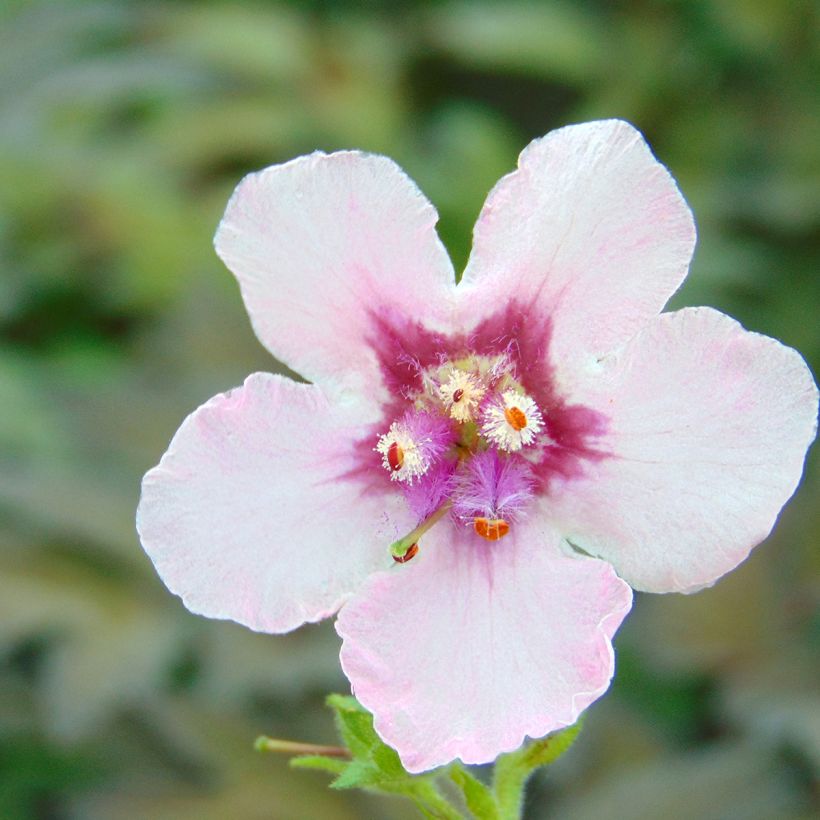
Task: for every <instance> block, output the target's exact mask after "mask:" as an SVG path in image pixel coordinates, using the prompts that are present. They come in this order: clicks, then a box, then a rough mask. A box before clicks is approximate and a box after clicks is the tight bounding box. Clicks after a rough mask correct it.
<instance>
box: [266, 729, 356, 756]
mask: <svg viewBox="0 0 820 820" xmlns="http://www.w3.org/2000/svg"><path fill="white" fill-rule="evenodd" d="M253 747H254V749H256V751H257V752H281V753H282V754H286V755H323V756H324V757H342V758H345V759H347V760H350V752H348V750H347V749H344V748H342V747H341V746H318V745H316V744H315V743H299V742H298V741H295V740H279V739H278V738H275V737H268V736H267V735H260V736H259V737H258V738H256V741H255V742H254V744H253Z"/></svg>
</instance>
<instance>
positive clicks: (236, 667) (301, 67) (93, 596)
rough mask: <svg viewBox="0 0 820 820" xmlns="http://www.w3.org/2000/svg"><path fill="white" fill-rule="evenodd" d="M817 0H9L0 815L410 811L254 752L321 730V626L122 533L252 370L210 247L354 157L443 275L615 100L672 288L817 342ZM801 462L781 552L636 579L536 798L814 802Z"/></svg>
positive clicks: (817, 346)
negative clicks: (645, 180) (668, 251)
mask: <svg viewBox="0 0 820 820" xmlns="http://www.w3.org/2000/svg"><path fill="white" fill-rule="evenodd" d="M817 8H818V7H817V5H816V4H815V3H814V2H812V0H806V2H801V0H792V1H791V2H772V0H747V1H746V2H731V1H730V0H726V2H721V0H717V1H716V2H705V0H685V1H684V0H681V1H680V2H671V1H670V2H648V0H634V1H633V2H605V0H579V1H578V2H569V0H567V2H561V3H552V2H544V3H535V2H500V3H490V2H439V3H435V2H432V3H422V2H392V3H367V2H352V1H349V2H330V0H327V2H319V1H318V0H316V1H315V2H300V3H297V2H292V3H273V2H267V3H265V2H256V3H241V4H240V3H228V2H199V3H191V2H164V3H144V2H125V0H100V1H99V2H81V1H80V0H66V1H65V2H13V1H12V2H10V0H6V2H5V3H4V4H3V6H2V9H3V10H2V11H0V271H1V273H0V817H2V818H4V820H6V819H12V820H16V819H17V818H91V819H92V820H94V819H96V818H105V819H106V820H108V819H109V818H123V819H125V818H128V819H129V820H130V818H143V817H144V818H159V819H160V820H164V819H165V818H168V820H171V819H173V820H177V818H179V819H180V820H188V818H190V820H193V819H194V818H197V820H198V819H199V818H227V817H231V818H240V820H242V819H243V818H315V817H318V818H325V817H327V818H354V817H366V818H371V817H374V818H379V817H384V818H400V817H411V816H414V813H413V810H412V808H409V807H407V806H405V805H403V804H401V803H398V802H397V803H392V802H389V801H384V800H380V799H375V798H372V799H371V798H369V797H367V796H365V795H358V794H346V793H345V794H342V793H331V792H329V791H328V790H326V789H325V783H326V778H325V777H324V776H323V775H321V774H319V773H310V772H304V773H300V772H294V773H291V772H289V770H288V769H287V765H286V761H284V760H280V759H272V758H266V757H260V756H259V755H257V754H256V753H254V752H253V750H252V741H253V738H254V737H255V735H256V734H257V733H259V732H267V733H269V734H273V735H280V736H286V737H294V738H299V739H303V740H310V741H315V742H321V741H329V740H332V739H333V730H332V726H331V720H330V716H329V714H326V713H325V710H324V709H323V707H322V698H323V695H324V694H325V693H326V692H328V691H331V690H337V691H346V685H345V681H344V679H343V677H342V676H341V674H340V672H339V669H338V662H337V658H336V652H337V640H336V638H335V635H334V633H333V631H332V627H330V626H329V625H327V624H325V625H322V626H318V627H309V628H306V629H303V630H301V631H300V632H299V633H297V634H296V635H293V636H288V637H284V638H272V637H265V636H260V635H255V634H252V633H250V632H249V631H246V630H244V629H242V628H240V627H238V626H235V625H232V624H229V623H217V622H210V621H206V620H204V619H200V618H197V617H194V616H192V615H189V614H188V613H187V612H186V611H185V610H184V609H183V607H182V605H181V604H180V602H179V601H178V600H177V599H176V598H174V597H173V596H171V595H170V594H169V593H168V592H167V591H166V590H165V589H164V587H163V586H162V585H161V583H160V582H159V580H158V579H157V577H156V575H155V574H154V571H153V569H152V567H151V565H150V563H149V561H148V560H147V558H146V557H145V555H144V554H143V552H142V550H141V549H140V547H139V544H138V542H137V539H136V536H135V533H134V526H133V519H134V509H135V506H136V503H137V497H138V491H139V481H140V477H141V476H142V474H143V472H144V471H145V470H146V469H147V468H149V467H151V466H152V465H153V464H154V463H155V462H156V461H157V460H158V459H159V456H160V455H161V454H162V452H163V451H164V449H165V447H166V445H167V443H168V440H169V439H170V437H171V435H172V434H173V432H174V431H175V430H176V428H177V426H178V425H179V423H180V422H181V420H182V419H183V417H184V416H185V415H186V414H187V413H188V412H190V411H191V410H192V409H193V408H195V407H196V406H197V405H198V404H200V403H201V402H203V401H204V400H206V399H207V398H209V397H210V396H211V395H212V394H214V393H216V392H219V391H221V390H224V389H227V388H229V387H231V386H234V385H236V384H239V383H241V381H242V379H243V378H244V377H245V375H246V374H247V373H249V372H251V371H254V370H271V369H274V368H275V367H276V364H275V363H274V362H273V361H271V360H270V358H269V357H268V355H267V354H266V352H265V351H264V350H263V348H262V347H261V345H259V344H258V343H257V342H256V340H255V338H254V337H253V335H252V332H251V329H250V325H249V323H248V320H247V318H246V316H245V312H244V310H243V307H242V304H241V301H240V298H239V293H238V290H237V287H236V285H235V283H234V281H233V279H232V277H231V276H230V275H229V274H228V273H227V272H226V271H225V269H224V268H223V267H222V265H221V263H220V262H219V261H218V259H217V258H216V256H215V254H214V253H213V250H212V247H211V237H212V235H213V232H214V229H215V227H216V224H217V222H218V220H219V218H220V216H221V214H222V211H223V209H224V206H225V204H226V201H227V198H228V195H229V194H230V192H231V190H232V189H233V187H234V185H235V184H236V183H237V182H238V180H239V179H240V177H241V176H242V175H243V174H244V173H246V172H247V171H249V170H252V169H257V168H260V167H262V166H265V165H268V164H271V163H274V162H279V161H282V160H285V159H287V158H290V157H292V156H295V155H297V154H301V153H304V152H308V151H311V150H313V149H315V148H323V149H326V150H330V149H335V148H342V147H345V148H348V147H357V148H363V149H366V150H370V151H377V152H383V153H386V154H388V155H390V156H392V157H394V158H395V159H397V160H398V161H399V162H400V163H401V164H402V165H403V166H404V168H406V169H407V171H408V172H409V173H410V175H411V176H412V177H413V178H414V179H416V180H417V181H418V182H419V184H420V186H421V187H422V189H423V190H424V191H425V192H426V193H427V195H428V196H429V197H430V198H431V199H432V201H433V202H434V203H435V204H436V205H437V207H438V209H439V211H440V214H441V223H440V230H441V234H442V236H443V238H444V241H445V243H446V244H447V246H448V247H449V248H450V250H451V253H452V255H453V258H454V259H455V261H456V264H457V266H458V267H459V268H460V267H461V266H462V265H463V263H464V261H465V259H466V257H467V254H468V251H469V245H470V231H471V226H472V223H473V221H474V219H475V217H476V215H477V213H478V210H479V208H480V207H481V204H482V201H483V198H484V196H485V194H486V192H487V191H488V190H489V188H490V187H491V186H492V184H493V183H494V182H495V180H496V179H497V178H498V177H499V176H500V175H501V174H503V173H505V172H507V171H508V170H510V169H511V168H512V167H513V166H514V164H515V160H516V156H517V154H518V152H519V151H520V150H521V149H522V148H523V147H524V145H525V144H526V143H527V142H528V141H529V140H530V139H531V138H533V137H535V136H539V135H541V134H544V133H545V132H547V131H548V130H550V129H551V128H554V127H557V126H560V125H563V124H566V123H568V122H576V121H580V120H585V119H592V118H599V117H607V116H619V117H623V118H626V119H628V120H631V121H632V122H633V123H635V124H636V125H637V126H638V127H639V128H640V129H641V130H643V131H644V133H645V134H646V135H647V138H648V139H649V141H650V143H651V145H652V146H653V148H654V150H655V151H656V153H657V155H658V156H659V157H660V159H661V160H662V161H663V162H664V163H665V164H667V165H668V166H669V167H670V169H671V170H672V172H673V174H674V175H675V176H676V178H677V179H678V180H679V182H680V185H681V188H682V189H683V192H684V194H685V196H686V197H687V199H688V200H689V202H690V203H691V205H692V207H693V209H694V211H695V214H696V217H697V221H698V224H699V232H700V242H699V247H698V251H697V255H696V258H695V261H694V265H693V268H692V275H691V278H690V280H689V282H688V283H687V285H686V286H685V287H684V289H683V291H682V293H681V294H680V295H679V296H678V297H676V298H675V305H682V304H709V305H714V306H716V307H718V308H720V309H722V310H725V311H727V312H729V313H731V314H732V315H734V316H736V317H737V318H739V319H740V320H741V321H742V322H743V323H744V324H745V325H746V326H747V327H749V328H752V329H754V330H758V331H761V332H764V333H767V334H770V335H773V336H777V337H779V338H780V339H782V340H783V341H785V342H786V343H787V344H790V345H793V346H795V347H797V348H799V349H800V350H801V351H802V352H803V354H804V355H805V356H806V357H807V358H808V359H809V361H810V363H811V364H812V365H813V369H814V370H815V372H817V370H818V365H819V364H820V322H818V319H817V316H818V306H820V293H819V292H818V249H820V231H818V229H820V119H818V93H817V87H818V80H820V57H818V53H819V52H818V49H817V44H818V31H820V21H819V20H818V12H817ZM819 466H820V462H819V461H818V454H817V453H816V452H815V454H814V457H813V458H812V459H811V460H810V462H809V467H808V470H807V475H806V477H805V480H804V484H803V487H802V490H801V492H800V493H799V495H798V497H797V498H796V499H795V500H794V501H793V502H792V503H791V504H790V505H789V506H788V508H787V509H786V511H785V512H784V513H783V515H782V518H781V521H780V524H779V526H778V528H777V531H776V533H775V534H774V535H773V536H772V537H771V538H770V539H769V541H768V543H767V544H765V545H764V546H763V547H762V548H760V549H759V550H758V551H757V552H756V553H755V554H754V555H753V557H752V558H751V559H750V560H749V561H748V562H747V563H746V564H745V565H744V566H742V567H741V568H740V569H739V570H738V571H737V572H735V573H734V574H733V575H732V576H730V577H729V578H727V579H726V580H724V581H723V582H721V583H720V584H719V585H718V586H717V587H715V588H714V589H712V590H709V591H706V592H703V593H701V594H699V595H696V596H692V597H680V596H658V597H651V596H639V598H638V600H637V603H636V608H635V612H634V614H633V616H632V617H631V618H630V619H629V620H628V621H627V623H626V624H625V626H624V627H623V629H622V630H621V633H620V635H619V638H618V643H617V646H618V652H619V654H618V661H619V669H618V674H617V679H616V683H615V685H614V687H613V690H612V693H611V695H610V696H608V697H607V698H605V699H604V700H603V701H601V702H600V703H599V704H597V705H596V706H594V707H593V708H592V709H591V711H590V714H589V717H588V721H587V727H586V729H585V731H584V733H583V735H582V737H581V739H580V741H579V742H578V743H577V744H576V746H575V748H574V749H573V750H572V752H571V753H570V754H568V755H567V756H566V758H564V759H563V760H562V761H560V763H559V764H557V765H556V766H554V767H553V769H552V770H550V771H548V772H546V773H544V774H543V775H541V776H539V778H538V780H537V782H536V783H535V784H534V786H533V788H532V789H531V790H530V794H529V802H528V815H527V816H528V817H530V818H557V817H571V818H575V819H577V818H646V819H647V820H649V818H653V819H654V818H657V817H662V816H666V817H669V818H673V820H677V818H684V819H685V818H744V819H745V818H809V817H814V816H817V815H816V814H815V812H816V811H818V803H817V799H818V795H819V794H820V790H819V789H818V772H820V691H819V690H818V677H820V675H819V674H818V673H820V664H818V654H820V653H819V651H818V643H819V642H818V638H820V615H818V609H817V604H818V601H820V552H818V550H817V536H818V532H819V531H820V527H819V526H818V525H820V520H819V518H818V515H819V513H818V509H819V507H820V505H818V503H817V490H818V483H820V475H819V473H820V470H818V467H819Z"/></svg>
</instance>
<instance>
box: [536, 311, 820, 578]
mask: <svg viewBox="0 0 820 820" xmlns="http://www.w3.org/2000/svg"><path fill="white" fill-rule="evenodd" d="M602 364H603V371H602V373H601V374H600V376H599V378H598V379H597V380H595V381H594V382H590V383H589V384H588V385H587V388H586V390H587V392H586V394H585V395H581V396H580V400H581V401H585V402H588V403H590V404H591V405H592V406H595V407H597V408H599V409H601V410H602V411H603V412H604V413H606V414H607V415H608V416H609V417H610V422H609V424H610V431H609V433H608V442H607V443H608V446H609V448H610V449H611V451H612V457H610V458H604V459H603V460H601V461H600V462H598V463H597V464H595V465H592V466H590V468H589V469H588V471H587V474H586V477H585V478H582V479H580V480H575V481H571V482H569V483H567V484H566V485H565V486H564V487H563V488H561V490H560V491H559V492H557V493H556V495H555V496H554V497H551V498H550V499H548V501H547V504H548V506H549V509H550V510H551V513H550V514H551V515H552V516H553V517H554V519H555V521H556V523H557V524H558V525H559V526H560V527H561V531H562V533H563V534H564V535H566V536H567V537H568V538H569V539H570V540H571V541H572V542H573V543H574V544H577V545H578V546H580V547H581V548H582V549H583V550H585V551H586V552H588V553H590V554H592V555H598V556H600V557H603V558H606V559H607V560H608V561H612V563H613V564H614V565H615V569H616V570H617V571H618V573H619V574H620V575H621V576H622V577H623V578H625V579H626V580H627V581H629V583H630V584H632V586H633V587H635V588H636V589H642V590H648V591H651V592H670V591H680V592H691V591H695V590H697V589H700V588H702V587H704V586H708V585H709V584H711V583H713V582H714V581H715V580H716V579H717V578H719V577H720V576H721V575H723V574H724V573H726V572H728V571H729V570H731V569H733V568H734V567H735V566H737V565H738V564H739V563H740V562H741V561H742V560H743V559H744V558H746V556H747V555H748V554H749V552H750V550H751V549H752V548H753V547H754V546H755V545H756V544H758V543H759V542H760V541H762V540H763V539H764V538H765V537H766V536H767V535H768V533H769V531H770V530H771V528H772V527H773V526H774V523H775V520H776V518H777V515H778V513H779V512H780V508H781V507H782V506H783V505H784V504H785V503H786V501H787V500H788V499H789V497H790V496H791V494H792V493H793V492H794V490H795V488H796V487H797V484H798V482H799V480H800V475H801V473H802V469H803V459H804V456H805V453H806V449H807V447H808V446H809V444H810V443H811V441H812V439H813V438H814V435H815V432H816V429H817V388H816V387H815V385H814V382H813V380H812V377H811V373H810V372H809V369H808V367H807V366H806V364H805V362H804V361H803V360H802V359H801V358H800V356H799V354H797V353H796V352H795V351H794V350H792V349H791V348H788V347H785V346H784V345H782V344H780V343H779V342H777V341H775V340H774V339H770V338H768V337H766V336H761V335H759V334H757V333H748V332H747V331H745V330H743V328H742V327H741V326H740V325H739V324H738V323H737V322H735V321H734V320H733V319H730V318H729V317H728V316H724V315H723V314H722V313H718V312H717V311H715V310H711V309H709V308H688V309H685V310H681V311H678V312H676V313H667V314H664V315H662V316H659V317H658V318H657V319H656V320H654V322H653V323H652V324H651V325H650V326H649V327H648V328H646V330H645V331H644V332H642V333H640V334H639V335H638V336H637V337H636V338H635V339H634V340H633V341H632V342H630V343H629V344H628V345H627V346H626V347H625V348H624V349H623V350H622V351H620V352H619V353H618V354H616V355H614V356H612V357H610V358H609V359H608V360H605V361H604V362H603V363H602Z"/></svg>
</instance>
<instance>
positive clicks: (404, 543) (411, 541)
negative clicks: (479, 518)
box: [390, 501, 453, 563]
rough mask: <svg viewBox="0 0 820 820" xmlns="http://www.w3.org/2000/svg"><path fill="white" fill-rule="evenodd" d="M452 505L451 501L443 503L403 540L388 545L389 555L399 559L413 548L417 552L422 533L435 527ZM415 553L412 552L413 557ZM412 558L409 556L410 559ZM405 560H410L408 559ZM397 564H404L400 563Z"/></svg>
mask: <svg viewBox="0 0 820 820" xmlns="http://www.w3.org/2000/svg"><path fill="white" fill-rule="evenodd" d="M452 506H453V504H452V502H451V501H445V502H444V503H443V504H442V505H441V506H440V507H439V508H438V509H437V510H436V511H435V512H434V513H432V515H428V516H427V518H425V519H424V521H422V522H421V524H419V525H418V526H417V527H416V528H415V529H414V530H412V531H411V532H408V533H407V535H405V536H404V538H399V540H398V541H394V542H393V543H392V544H391V545H390V553H391V554H392V555H393V557H394V558H395V557H396V556H398V557H399V558H404V557H405V556H406V555H407V553H408V552H410V550H411V549H412V548H413V547H415V548H416V552H417V551H418V541H419V538H421V536H422V535H424V533H426V532H427V531H428V530H429V529H430V528H431V527H433V526H435V525H436V524H437V523H438V522H439V521H441V519H442V518H444V516H445V515H447V513H448V512H449V511H450V507H452ZM415 554H416V553H415V552H414V553H413V555H415ZM412 557H413V556H412V555H411V556H410V558H412ZM406 560H410V559H409V558H408V559H406ZM399 563H404V562H403V561H400V562H399Z"/></svg>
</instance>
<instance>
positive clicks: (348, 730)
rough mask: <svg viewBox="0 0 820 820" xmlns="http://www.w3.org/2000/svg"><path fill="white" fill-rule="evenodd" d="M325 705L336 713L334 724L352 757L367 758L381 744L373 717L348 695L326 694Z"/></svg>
mask: <svg viewBox="0 0 820 820" xmlns="http://www.w3.org/2000/svg"><path fill="white" fill-rule="evenodd" d="M326 703H327V705H328V706H330V708H331V709H333V711H334V712H335V713H336V726H337V727H338V729H339V734H340V735H341V737H342V740H343V741H344V743H345V745H346V746H347V748H348V749H350V752H351V754H352V755H353V756H354V757H366V758H369V757H370V755H371V753H372V751H373V749H374V748H375V747H377V746H379V745H382V742H381V740H380V739H379V736H378V735H377V734H376V732H375V730H374V729H373V718H372V716H371V715H370V713H369V712H367V711H366V710H365V709H364V708H363V707H362V706H361V704H360V703H359V702H358V701H357V700H356V699H355V698H352V697H350V696H348V695H328V697H327V701H326Z"/></svg>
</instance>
